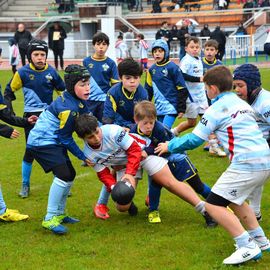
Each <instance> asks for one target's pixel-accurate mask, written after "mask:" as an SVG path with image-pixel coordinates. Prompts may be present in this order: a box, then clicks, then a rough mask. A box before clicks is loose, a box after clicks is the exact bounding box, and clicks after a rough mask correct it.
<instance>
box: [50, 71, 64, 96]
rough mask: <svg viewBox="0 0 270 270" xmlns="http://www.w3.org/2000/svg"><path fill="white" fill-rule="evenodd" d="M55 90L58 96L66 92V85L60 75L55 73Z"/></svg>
mask: <svg viewBox="0 0 270 270" xmlns="http://www.w3.org/2000/svg"><path fill="white" fill-rule="evenodd" d="M53 84H54V88H55V90H56V92H57V94H58V95H61V92H63V91H65V89H66V85H65V83H64V81H63V80H62V78H61V77H60V75H59V74H58V73H57V72H56V71H55V76H54V80H53Z"/></svg>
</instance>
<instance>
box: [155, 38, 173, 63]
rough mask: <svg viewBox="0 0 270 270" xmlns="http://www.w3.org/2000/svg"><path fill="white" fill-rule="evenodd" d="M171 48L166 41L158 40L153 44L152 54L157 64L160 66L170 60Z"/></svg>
mask: <svg viewBox="0 0 270 270" xmlns="http://www.w3.org/2000/svg"><path fill="white" fill-rule="evenodd" d="M169 53H170V52H169V47H168V44H167V42H166V41H165V40H163V39H157V40H155V41H154V42H153V44H152V54H153V57H154V60H155V62H156V63H158V64H160V63H163V62H165V61H167V60H168V59H169V57H170V56H169Z"/></svg>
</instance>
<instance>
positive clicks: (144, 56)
mask: <svg viewBox="0 0 270 270" xmlns="http://www.w3.org/2000/svg"><path fill="white" fill-rule="evenodd" d="M137 40H138V42H139V59H140V64H141V67H142V69H143V70H146V69H148V66H147V64H148V49H149V45H148V44H147V42H146V41H145V40H144V35H143V34H138V36H137Z"/></svg>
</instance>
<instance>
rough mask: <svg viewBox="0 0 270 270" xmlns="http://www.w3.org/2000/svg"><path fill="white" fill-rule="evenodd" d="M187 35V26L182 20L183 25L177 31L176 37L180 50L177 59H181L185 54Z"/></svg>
mask: <svg viewBox="0 0 270 270" xmlns="http://www.w3.org/2000/svg"><path fill="white" fill-rule="evenodd" d="M187 37H189V34H188V27H187V24H186V23H185V22H183V25H182V26H181V28H180V30H179V32H178V39H179V41H180V52H179V59H180V61H181V59H182V58H183V57H184V56H185V55H186V50H185V47H186V38H187Z"/></svg>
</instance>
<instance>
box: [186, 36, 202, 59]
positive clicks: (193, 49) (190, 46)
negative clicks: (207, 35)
mask: <svg viewBox="0 0 270 270" xmlns="http://www.w3.org/2000/svg"><path fill="white" fill-rule="evenodd" d="M185 50H186V52H187V53H188V54H189V55H191V56H193V57H198V56H199V55H200V52H201V43H200V40H199V39H198V38H197V37H193V36H191V37H188V38H187V39H186V47H185Z"/></svg>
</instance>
